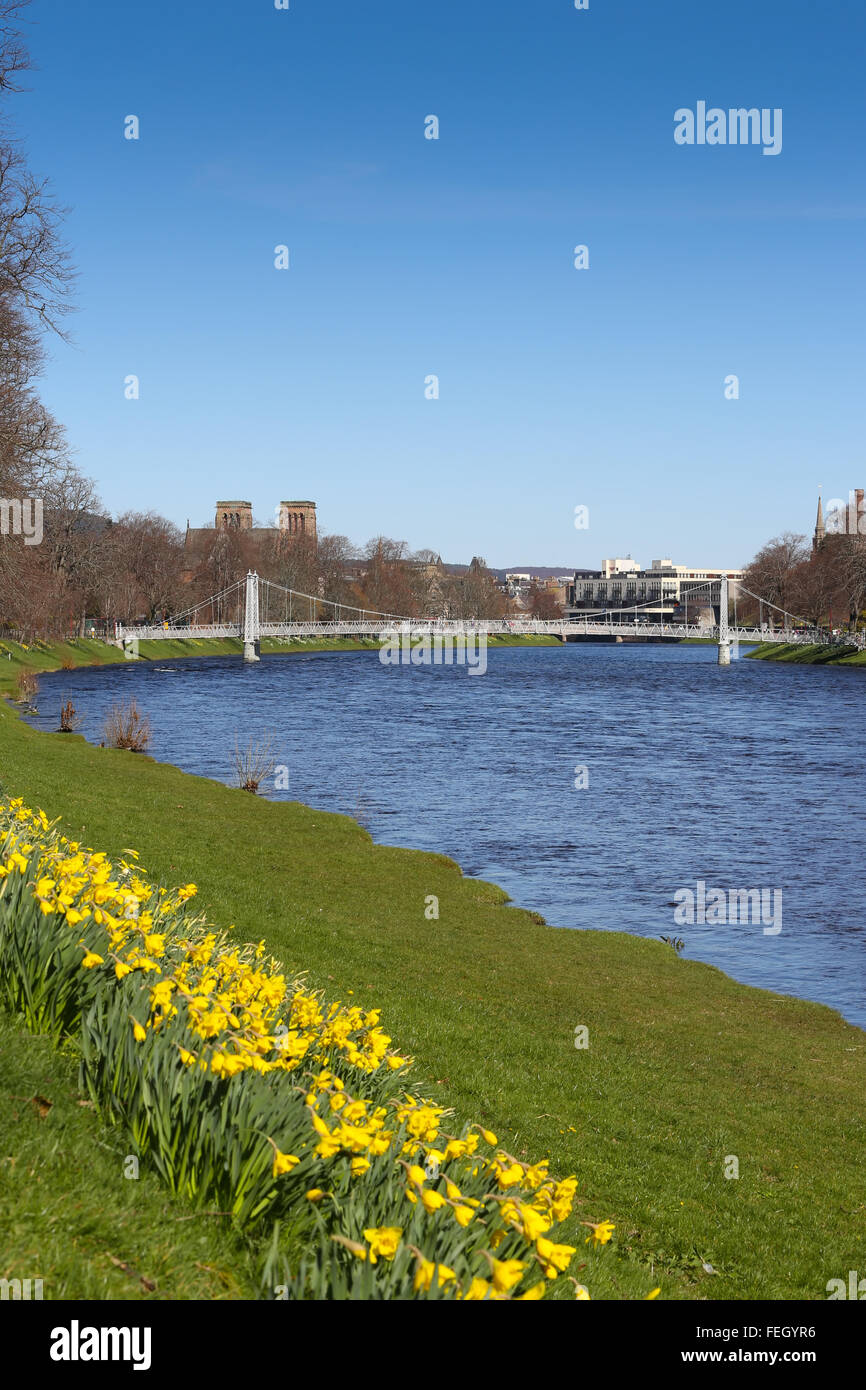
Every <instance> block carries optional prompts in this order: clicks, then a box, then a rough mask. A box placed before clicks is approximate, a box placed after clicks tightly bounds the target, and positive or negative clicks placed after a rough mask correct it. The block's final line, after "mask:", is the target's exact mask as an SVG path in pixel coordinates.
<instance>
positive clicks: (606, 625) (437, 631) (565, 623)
mask: <svg viewBox="0 0 866 1390" xmlns="http://www.w3.org/2000/svg"><path fill="white" fill-rule="evenodd" d="M259 633H260V636H262V637H270V638H276V639H284V640H291V639H292V638H299V637H321V638H325V637H339V636H343V637H351V636H359V637H361V636H363V637H376V638H380V637H382V636H383V634H386V633H389V634H394V635H403V634H404V633H406V634H409V635H411V636H413V637H424V636H430V637H437V636H442V637H478V636H488V637H496V636H514V637H520V636H555V637H560V638H562V639H565V638H566V637H579V636H586V637H596V636H604V637H618V636H621V637H624V638H626V637H630V638H652V637H655V638H659V637H661V638H668V639H673V640H680V641H681V640H683V639H684V638H693V639H694V638H698V639H703V640H705V641H718V637H719V630H718V627H717V626H714V627H706V626H701V625H699V624H691V623H690V624H688V625H686V624H685V623H645V622H644V623H638V622H623V623H620V622H612V621H607V622H604V621H601V622H600V621H597V620H593V619H589V618H583V619H581V618H562V619H555V620H553V621H549V622H544V621H542V620H540V619H532V618H530V619H527V618H511V619H487V620H483V621H478V622H471V621H470V620H467V619H453V620H451V619H414V620H412V621H407V622H403V623H399V622H398V623H394V624H392V625H391V626H390V627H389V626H388V625H386V624H383V623H382V622H381V621H380V620H377V621H375V622H371V621H369V620H366V621H365V620H363V619H357V618H347V619H339V620H331V621H328V622H315V621H312V622H309V621H308V622H291V623H261V624H260V625H259ZM729 635H730V638H731V640H732V641H739V642H741V643H752V642H755V643H758V642H787V643H791V644H796V645H800V644H811V643H817V642H821V643H827V642H828V641H830V640H831V639H830V638H828V636H827V635H826V634H822V633H820V632H819V631H817V630H815V629H808V630H802V631H796V630H793V629H788V630H787V631H786V630H785V629H779V628H777V629H774V630H771V629H769V628H767V627H764V628H759V627H741V628H730V629H729ZM242 636H243V629H242V626H241V625H240V624H238V623H211V624H202V625H198V626H197V625H192V624H190V625H183V626H181V625H172V624H168V625H165V624H150V625H146V626H140V627H129V628H123V627H119V628H118V637H119V638H121V639H136V638H137V639H138V640H140V641H160V640H169V639H172V638H187V639H194V640H200V639H202V638H215V637H234V638H241V637H242ZM832 641H834V642H836V643H839V644H841V645H849V646H857V647H859V648H860V649H861V650H862V649H864V648H866V634H854V635H847V634H840V635H839V636H837V637H835V638H833V639H832Z"/></svg>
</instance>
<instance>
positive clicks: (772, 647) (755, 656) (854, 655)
mask: <svg viewBox="0 0 866 1390" xmlns="http://www.w3.org/2000/svg"><path fill="white" fill-rule="evenodd" d="M747 656H748V659H749V660H750V661H779V662H784V663H786V664H788V665H792V666H866V651H859V650H858V648H857V647H854V646H841V647H840V646H839V645H838V644H833V645H821V644H819V643H814V644H811V645H809V646H803V645H802V644H798V643H796V642H763V643H762V644H761V645H760V646H759V647H756V648H755V650H754V651H751V652H748V653H747Z"/></svg>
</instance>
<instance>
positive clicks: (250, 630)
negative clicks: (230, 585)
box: [244, 570, 261, 661]
mask: <svg viewBox="0 0 866 1390" xmlns="http://www.w3.org/2000/svg"><path fill="white" fill-rule="evenodd" d="M260 636H261V627H260V624H259V576H258V575H257V574H254V573H253V571H252V570H247V592H246V602H245V604H244V661H259V660H260V659H261V658H260V657H259V638H260Z"/></svg>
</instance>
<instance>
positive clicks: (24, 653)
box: [0, 634, 563, 690]
mask: <svg viewBox="0 0 866 1390" xmlns="http://www.w3.org/2000/svg"><path fill="white" fill-rule="evenodd" d="M487 641H488V647H491V648H496V647H561V646H562V645H563V644H562V643H561V642H560V640H559V638H558V637H548V636H546V635H544V634H536V635H532V636H528V637H524V636H509V635H506V634H501V635H499V634H497V635H495V636H491V637H489V638H488V639H487ZM380 646H381V643H380V642H379V640H378V638H375V637H369V638H364V637H362V638H351V637H331V638H319V637H311V638H299V639H297V640H295V641H291V642H289V641H285V642H284V641H281V640H280V639H278V638H275V637H265V638H263V639H262V641H261V643H260V647H259V650H260V651H261V652H262V653H263V654H264V655H266V656H293V655H297V654H299V653H301V654H302V653H304V652H306V653H312V652H323V653H324V652H370V651H378V650H379V648H380ZM243 650H244V644H243V642H242V640H241V639H240V638H238V637H170V638H164V639H163V638H158V639H157V640H155V641H143V642H139V644H138V658H137V659H138V660H140V661H181V660H184V659H189V658H190V657H208V656H243ZM134 659H136V658H130V657H127V656H126V654H125V652H124V651H123V650H122V649H121V648H120V647H118V646H115V645H114V644H113V643H112V642H105V641H103V640H102V639H101V638H91V637H75V638H70V639H68V640H67V641H65V642H34V643H32V644H29V645H28V644H25V643H22V642H13V641H11V640H9V639H8V638H4V639H0V690H4V689H11V688H12V686H13V684H14V680H15V678H16V677H17V674H18V672H19V671H21V670H31V671H35V672H36V673H37V675H38V674H39V673H40V672H43V671H44V672H46V673H47V672H49V671H60V670H76V669H77V668H78V667H80V666H112V665H117V664H118V663H119V662H122V661H128V660H134Z"/></svg>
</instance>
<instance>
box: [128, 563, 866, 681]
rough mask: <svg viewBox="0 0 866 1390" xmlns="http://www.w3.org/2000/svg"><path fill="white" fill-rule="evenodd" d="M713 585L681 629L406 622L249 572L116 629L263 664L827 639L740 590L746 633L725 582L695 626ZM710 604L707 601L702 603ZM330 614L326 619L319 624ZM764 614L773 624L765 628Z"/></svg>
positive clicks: (596, 622) (616, 612) (612, 617)
mask: <svg viewBox="0 0 866 1390" xmlns="http://www.w3.org/2000/svg"><path fill="white" fill-rule="evenodd" d="M710 587H711V586H710V583H707V584H703V585H697V586H696V587H695V588H694V589H692V590H689V592H688V594H687V595H686V598H685V610H684V620H683V621H682V622H664V621H661V620H660V621H657V622H653V621H650V620H649V618H648V616H647V614H646V612H645V611H644V610H646V609H649V608H652V607H653V606H656V605H658V606H660V600H659V599H651V600H649V601H648V602H647V603H645V604H641V605H638V606H637V607H629V608H619V609H613V610H611V609H607V610H604V609H598V610H596V611H594V612H586V613H580V614H579V615H573V616H572V617H569V618H555V619H549V620H544V619H539V618H522V617H509V618H494V619H487V618H485V619H477V618H471V619H469V618H407V617H404V616H401V615H399V614H395V613H382V612H378V611H376V610H372V609H364V608H356V607H353V606H352V605H350V604H345V603H340V602H337V601H334V600H330V599H324V598H320V597H316V596H315V595H313V594H303V593H299V592H297V591H296V590H294V589H288V588H285V587H284V586H283V585H282V584H275V583H273V582H272V581H271V580H269V579H263V578H262V577H261V576H260V575H258V574H256V573H254V572H253V571H249V572H248V573H247V575H246V578H245V579H239V580H236V581H235V583H233V584H230V585H229V586H228V587H227V588H226V589H224V590H223V591H222V592H221V593H219V594H214V595H213V596H212V597H211V598H208V599H203V600H202V601H201V602H200V603H197V604H195V605H194V606H193V607H192V608H188V609H186V610H185V612H183V613H179V614H177V615H176V616H175V617H172V618H167V619H165V620H164V621H163V622H161V623H151V624H146V625H141V626H134V627H124V626H122V625H120V624H118V626H117V629H116V637H117V640H118V642H119V643H121V644H122V645H123V646H124V648H125V649H126V650H128V651H130V650H135V649H136V646H137V643H138V642H139V641H160V640H167V639H172V638H184V637H186V638H191V637H194V638H204V637H234V638H239V639H242V640H243V644H244V660H245V661H258V660H259V644H260V642H261V639H262V638H263V637H269V638H275V639H278V640H286V641H291V640H292V639H294V638H304V637H307V638H309V637H319V638H322V637H325V638H326V637H376V638H380V639H384V638H385V637H386V636H391V635H393V634H394V633H395V632H399V633H401V634H403V633H408V634H409V635H410V637H417V638H421V637H433V638H436V637H440V638H451V639H463V640H467V639H476V640H477V639H478V638H480V637H493V636H505V635H510V636H537V635H544V636H551V637H558V638H559V639H560V640H561V641H563V642H564V641H566V640H567V638H569V637H585V638H592V637H608V638H622V639H628V638H635V637H638V638H640V639H641V640H651V639H656V640H659V639H666V640H668V641H677V640H680V641H681V640H683V639H684V638H688V637H691V638H701V639H703V640H705V641H706V640H708V639H709V640H715V641H716V642H717V643H718V649H719V664H720V665H723V666H727V665H729V664H730V660H731V647H732V644H733V645H734V646H736V644H737V643H740V642H742V643H744V644H748V643H758V642H789V643H803V644H808V643H814V642H817V641H821V640H826V638H823V639H822V636H821V634H820V633H819V631H818V629H816V628H814V627H812V626H803V622H802V619H798V618H796V617H795V615H794V614H792V613H788V612H786V611H785V610H784V609H782V608H779V606H778V605H777V604H774V603H770V602H768V601H767V600H766V599H762V598H760V597H759V596H758V595H757V594H752V593H751V592H750V591H749V590H748V589H745V588H744V586H743V585H742V584H740V583H738V584H737V590H738V592H739V593H745V594H747V595H748V596H749V597H750V598H752V599H754V600H756V601H757V603H758V613H759V621H758V624H757V625H750V626H743V627H740V626H739V625H738V624H737V620H736V600H735V601H734V622H733V623H731V621H730V617H729V608H730V599H729V593H728V580H727V578H725V577H724V576H723V577H722V579H721V581H720V595H719V622H718V623H707V622H705V621H704V622H695V621H693V622H691V623H690V622H689V621H688V605H689V603H690V602H691V603H692V605H693V607H694V606H695V603H694V600H695V599H696V598H697V599H698V602H700V599H699V596H700V593H701V591H702V590H707V589H709V588H710ZM704 602H706V600H704ZM323 610H325V613H326V616H324V617H323V616H321V615H322V612H323ZM764 610H766V611H767V613H768V616H769V621H767V622H765V621H764ZM776 614H779V615H781V618H782V619H783V623H782V625H781V626H778V625H776V621H775V615H776ZM863 640H864V639H863V638H859V637H858V638H855V637H852V638H851V644H852V645H858V646H862V645H863Z"/></svg>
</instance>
